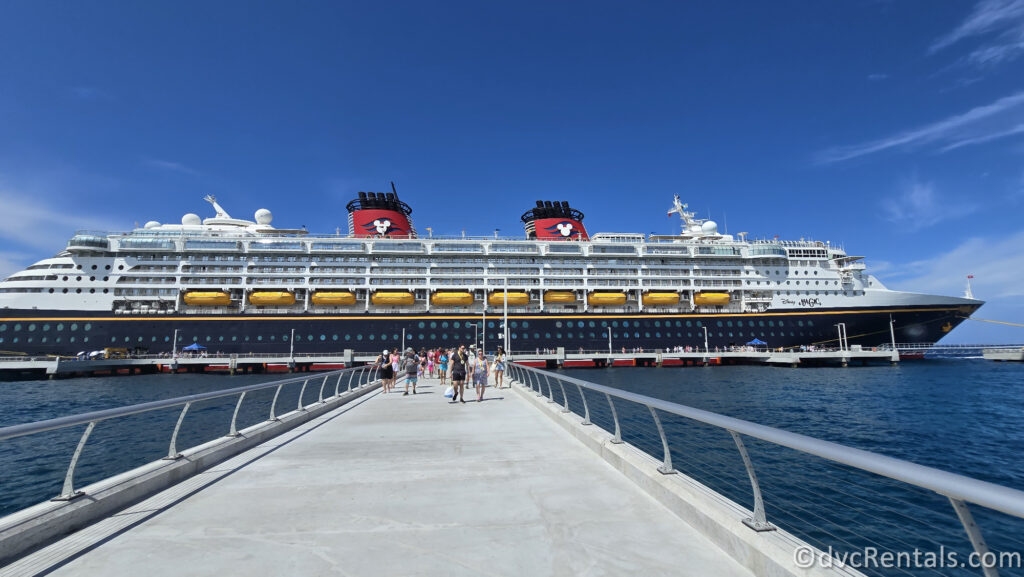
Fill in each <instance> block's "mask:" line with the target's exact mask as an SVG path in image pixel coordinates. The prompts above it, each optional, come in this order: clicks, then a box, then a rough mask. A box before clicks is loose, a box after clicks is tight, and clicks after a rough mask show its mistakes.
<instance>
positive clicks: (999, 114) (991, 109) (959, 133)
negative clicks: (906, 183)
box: [816, 0, 1024, 164]
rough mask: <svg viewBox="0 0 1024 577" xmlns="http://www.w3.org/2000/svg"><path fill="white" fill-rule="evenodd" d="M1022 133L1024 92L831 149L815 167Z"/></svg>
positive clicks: (947, 148)
mask: <svg viewBox="0 0 1024 577" xmlns="http://www.w3.org/2000/svg"><path fill="white" fill-rule="evenodd" d="M1022 1H1024V0H1022ZM1007 126H1010V127H1011V128H1009V129H1007V128H1006V127H1007ZM1021 133H1024V91H1022V92H1018V93H1016V94H1012V95H1010V96H1005V97H1003V98H1000V99H999V100H996V101H995V102H993V103H991V104H986V105H984V106H977V107H975V108H972V109H971V110H968V111H967V112H964V113H962V114H957V115H954V116H951V117H949V118H946V119H944V120H940V121H938V122H933V123H932V124H928V125H925V126H921V127H919V128H915V129H912V130H907V131H904V132H899V133H896V134H893V135H891V136H887V137H884V138H880V139H878V140H873V141H870V142H865V143H862V144H854V145H849V146H836V147H832V148H829V149H826V150H824V151H822V152H820V153H818V154H817V158H816V160H817V162H818V164H832V163H836V162H843V161H846V160H851V159H854V158H858V157H861V156H867V155H870V154H875V153H879V152H885V151H889V150H911V149H918V148H925V147H932V148H934V149H935V150H936V151H937V152H939V153H942V152H948V151H950V150H955V149H957V148H960V147H962V146H970V145H975V144H981V143H984V142H991V141H993V140H998V139H1001V138H1007V137H1010V136H1013V135H1015V134H1021Z"/></svg>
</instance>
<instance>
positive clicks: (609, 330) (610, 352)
mask: <svg viewBox="0 0 1024 577" xmlns="http://www.w3.org/2000/svg"><path fill="white" fill-rule="evenodd" d="M608 356H609V357H610V356H612V328H611V327H608Z"/></svg>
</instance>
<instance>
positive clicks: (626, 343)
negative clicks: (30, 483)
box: [0, 306, 977, 355]
mask: <svg viewBox="0 0 1024 577" xmlns="http://www.w3.org/2000/svg"><path fill="white" fill-rule="evenodd" d="M976 308H977V307H976V306H921V307H898V308H897V307H891V308H886V307H875V308H871V309H833V310H822V309H819V310H773V311H770V312H765V313H750V314H736V313H732V314H600V313H583V314H527V315H509V317H508V325H509V327H508V328H509V339H510V340H509V342H510V344H511V349H512V350H513V351H529V352H535V351H537V350H543V349H554V348H558V347H564V348H565V349H566V350H567V351H577V350H579V349H583V350H586V351H607V350H608V347H609V337H610V340H611V347H612V349H613V350H615V351H619V352H621V350H622V349H623V348H625V349H626V350H627V351H630V350H633V349H636V348H643V349H644V350H647V351H653V350H655V349H671V348H673V347H678V346H681V347H691V348H692V349H693V350H703V348H704V346H705V329H706V339H707V341H706V343H707V346H708V348H709V349H710V350H711V351H714V350H715V349H719V350H721V349H724V348H727V347H731V346H741V345H746V344H747V343H749V342H752V341H754V339H757V340H760V341H762V342H764V343H766V345H765V346H767V347H770V348H773V349H774V348H780V347H781V348H792V347H800V346H814V347H836V346H838V344H839V340H838V334H839V328H838V327H837V325H839V324H843V325H844V328H845V332H846V336H847V340H848V343H849V344H851V345H861V346H864V347H876V346H879V345H883V344H886V343H889V342H891V341H892V338H893V336H894V337H895V340H896V342H898V343H899V342H915V343H921V342H928V343H931V342H936V341H938V340H939V339H941V338H942V337H943V336H945V335H946V334H947V333H949V331H951V330H952V329H953V328H954V327H956V326H957V325H958V324H960V322H962V321H963V320H964V319H965V318H967V317H968V316H970V314H971V313H973V312H974V310H976ZM890 321H891V322H892V325H891V326H892V331H893V333H894V335H893V334H891V333H890ZM474 325H476V326H474ZM484 326H486V330H481V329H482V328H483V327H484ZM502 330H503V329H502V317H501V315H500V313H499V314H498V315H493V314H492V315H487V317H486V318H484V317H483V316H482V315H467V314H422V313H420V314H408V315H402V314H387V315H374V314H369V313H366V314H363V315H352V314H346V315H337V316H331V315H317V314H294V315H262V314H261V315H231V316H218V315H207V314H204V315H157V316H153V315H147V316H142V315H138V316H136V315H123V316H122V315H111V314H110V313H85V312H79V311H39V310H13V309H5V310H4V311H2V312H0V354H11V353H15V354H29V355H76V354H78V353H80V352H83V351H93V350H101V349H104V348H107V347H117V348H128V349H135V350H139V351H145V352H148V353H149V354H164V353H170V352H171V351H172V348H173V344H172V340H173V339H174V335H175V334H176V335H177V349H178V350H180V349H181V348H182V347H184V346H187V345H190V344H192V343H198V344H200V345H202V346H203V347H206V348H207V350H209V351H210V352H211V353H213V352H221V353H286V352H288V351H289V350H292V349H293V350H294V352H296V353H300V352H301V353H303V354H306V353H313V354H316V353H338V352H342V351H344V350H346V349H351V350H353V351H356V352H368V351H376V350H383V349H394V348H397V347H399V346H401V345H402V343H404V344H405V345H406V346H411V347H415V348H417V349H420V348H430V347H437V346H449V347H451V346H456V345H458V344H467V345H468V344H472V343H473V341H474V339H475V340H476V341H477V342H480V341H483V340H484V339H486V348H487V349H488V350H493V349H494V348H495V347H497V345H499V344H501V343H502V340H503V333H502ZM293 331H294V332H293ZM403 333H404V334H403ZM609 333H610V334H609ZM293 334H294V340H292V339H293V336H292V335H293Z"/></svg>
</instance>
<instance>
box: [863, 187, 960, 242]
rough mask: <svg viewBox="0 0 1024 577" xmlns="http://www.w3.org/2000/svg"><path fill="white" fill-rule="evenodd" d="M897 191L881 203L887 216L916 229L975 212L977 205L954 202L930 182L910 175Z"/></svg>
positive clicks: (888, 218)
mask: <svg viewBox="0 0 1024 577" xmlns="http://www.w3.org/2000/svg"><path fill="white" fill-rule="evenodd" d="M900 189H901V190H900V193H899V194H898V195H897V196H895V197H891V198H888V199H886V200H885V201H884V202H883V203H882V212H883V215H884V216H885V218H886V220H889V221H890V222H893V223H895V224H898V225H899V226H900V227H901V229H903V230H906V231H908V232H915V231H918V230H921V229H924V228H928V227H931V226H935V225H936V224H939V223H940V222H943V221H945V220H951V219H955V218H959V217H962V216H965V215H968V214H970V213H972V212H974V211H975V210H976V209H977V207H975V206H973V205H970V204H963V203H958V204H953V203H950V202H948V201H946V200H945V199H943V198H941V197H940V196H939V195H938V194H937V193H936V191H935V185H934V184H933V183H931V182H921V181H920V180H918V179H917V178H912V179H909V180H907V181H905V182H904V183H902V184H901V186H900Z"/></svg>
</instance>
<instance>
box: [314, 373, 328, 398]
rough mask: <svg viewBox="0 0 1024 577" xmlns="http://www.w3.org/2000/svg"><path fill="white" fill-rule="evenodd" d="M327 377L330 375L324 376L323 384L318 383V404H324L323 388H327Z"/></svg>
mask: <svg viewBox="0 0 1024 577" xmlns="http://www.w3.org/2000/svg"><path fill="white" fill-rule="evenodd" d="M328 377H330V375H324V382H322V383H320V399H319V400H318V401H317V402H318V403H323V402H324V387H326V386H327V378H328Z"/></svg>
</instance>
